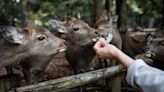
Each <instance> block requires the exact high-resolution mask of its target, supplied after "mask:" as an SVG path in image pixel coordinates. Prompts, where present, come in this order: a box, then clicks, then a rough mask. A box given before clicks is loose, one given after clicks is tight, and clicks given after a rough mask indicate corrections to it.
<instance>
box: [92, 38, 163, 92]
mask: <svg viewBox="0 0 164 92" xmlns="http://www.w3.org/2000/svg"><path fill="white" fill-rule="evenodd" d="M94 49H95V51H96V53H97V54H98V55H99V56H101V57H103V58H112V59H116V61H118V62H119V63H120V64H122V65H123V66H124V67H125V68H127V69H128V71H127V76H126V80H127V82H128V83H129V84H130V85H131V86H133V87H136V88H139V89H141V90H142V91H143V92H164V87H163V85H164V72H163V71H161V70H158V69H156V68H153V67H150V66H148V65H147V64H146V63H145V62H144V61H143V60H141V59H139V60H133V59H132V58H130V57H129V56H127V55H126V54H124V53H123V52H122V51H120V50H119V49H117V48H116V47H115V46H113V45H111V44H107V43H106V42H105V40H104V39H100V40H99V41H98V42H97V43H96V44H95V45H94Z"/></svg>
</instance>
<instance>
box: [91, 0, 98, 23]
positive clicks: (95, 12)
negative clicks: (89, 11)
mask: <svg viewBox="0 0 164 92" xmlns="http://www.w3.org/2000/svg"><path fill="white" fill-rule="evenodd" d="M93 2H94V4H93V5H94V6H93V23H92V24H94V23H95V22H96V21H97V19H98V16H99V14H98V13H99V11H98V7H99V0H93Z"/></svg>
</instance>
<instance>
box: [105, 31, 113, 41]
mask: <svg viewBox="0 0 164 92" xmlns="http://www.w3.org/2000/svg"><path fill="white" fill-rule="evenodd" d="M112 38H113V35H112V34H111V33H109V34H108V36H107V37H106V42H107V43H110V42H111V41H112Z"/></svg>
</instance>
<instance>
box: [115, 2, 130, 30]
mask: <svg viewBox="0 0 164 92" xmlns="http://www.w3.org/2000/svg"><path fill="white" fill-rule="evenodd" d="M116 14H117V15H118V22H117V24H118V28H119V31H120V32H121V33H122V32H123V33H125V32H126V30H127V21H128V18H127V11H126V0H116Z"/></svg>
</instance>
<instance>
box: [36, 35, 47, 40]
mask: <svg viewBox="0 0 164 92" xmlns="http://www.w3.org/2000/svg"><path fill="white" fill-rule="evenodd" d="M44 39H46V37H44V36H39V37H38V40H39V41H43V40H44Z"/></svg>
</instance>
